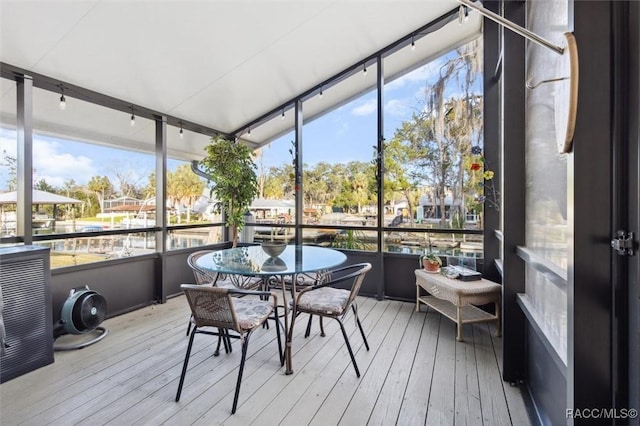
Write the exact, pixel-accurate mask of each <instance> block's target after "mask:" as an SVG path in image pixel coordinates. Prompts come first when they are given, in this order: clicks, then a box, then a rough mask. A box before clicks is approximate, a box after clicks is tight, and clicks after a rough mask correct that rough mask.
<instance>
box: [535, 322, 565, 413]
mask: <svg viewBox="0 0 640 426" xmlns="http://www.w3.org/2000/svg"><path fill="white" fill-rule="evenodd" d="M527 349H528V353H527V369H528V374H529V376H528V377H527V385H528V387H529V392H530V393H531V397H532V398H531V399H532V400H533V401H534V404H535V409H536V411H537V414H538V416H539V419H540V421H541V422H542V424H544V425H561V424H566V423H567V420H566V408H567V395H566V392H565V391H564V390H565V389H566V388H567V381H566V379H565V378H564V376H563V375H562V372H561V371H560V370H558V366H557V365H556V364H555V363H554V362H553V359H552V358H551V356H550V355H549V352H547V349H546V347H545V346H544V344H543V343H542V342H541V341H540V339H539V338H538V335H537V334H536V333H535V331H534V330H533V328H531V327H530V326H527Z"/></svg>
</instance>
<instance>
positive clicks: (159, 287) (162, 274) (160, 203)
mask: <svg viewBox="0 0 640 426" xmlns="http://www.w3.org/2000/svg"><path fill="white" fill-rule="evenodd" d="M154 118H155V124H156V152H155V154H156V226H157V227H159V228H161V229H160V231H158V232H156V233H155V235H156V251H157V252H158V253H159V254H160V258H159V259H158V266H157V268H156V271H157V274H158V275H157V277H156V299H158V300H160V302H161V303H165V302H166V301H167V295H166V291H165V288H166V285H165V279H166V276H167V274H166V271H165V269H166V259H165V253H166V251H167V247H166V245H167V243H166V241H167V209H166V205H167V203H166V200H167V182H166V179H167V117H165V116H155V117H154Z"/></svg>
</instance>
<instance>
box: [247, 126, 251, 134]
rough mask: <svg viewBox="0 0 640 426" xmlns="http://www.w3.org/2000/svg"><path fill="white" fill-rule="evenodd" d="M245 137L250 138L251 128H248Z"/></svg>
mask: <svg viewBox="0 0 640 426" xmlns="http://www.w3.org/2000/svg"><path fill="white" fill-rule="evenodd" d="M247 136H251V126H249V130H247Z"/></svg>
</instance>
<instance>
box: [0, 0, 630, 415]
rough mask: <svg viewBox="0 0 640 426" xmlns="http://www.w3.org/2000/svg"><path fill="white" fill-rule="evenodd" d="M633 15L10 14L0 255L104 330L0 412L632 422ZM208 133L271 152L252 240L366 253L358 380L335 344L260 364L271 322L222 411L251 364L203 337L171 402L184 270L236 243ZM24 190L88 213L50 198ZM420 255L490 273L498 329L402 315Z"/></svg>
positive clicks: (155, 8)
mask: <svg viewBox="0 0 640 426" xmlns="http://www.w3.org/2000/svg"><path fill="white" fill-rule="evenodd" d="M639 9H640V8H639V7H638V5H637V4H636V3H634V2H613V1H612V2H573V1H566V0H543V1H522V2H521V1H517V2H511V1H504V2H497V1H496V2H493V1H485V2H483V3H482V4H481V3H480V2H473V3H471V2H468V1H467V0H460V1H458V0H430V1H422V2H416V1H394V2H391V1H375V2H366V1H365V2H360V1H346V2H325V1H304V2H273V1H245V2H223V1H210V2H178V1H169V2H58V1H54V2H17V1H15V2H14V1H7V2H2V4H1V5H0V17H1V19H2V26H1V31H2V41H1V42H0V43H1V45H0V47H1V49H0V55H1V56H0V66H1V70H0V71H1V76H2V78H0V93H1V98H0V99H1V106H0V108H1V111H0V114H1V115H0V122H1V127H0V132H1V133H0V144H1V145H0V151H1V154H2V158H1V160H0V161H2V164H3V169H2V171H0V191H2V192H3V193H10V192H15V194H16V195H15V197H16V198H15V201H14V202H13V203H6V204H2V205H1V209H2V212H1V213H2V217H1V218H0V220H2V231H1V232H2V235H0V243H1V244H2V246H3V248H2V250H8V251H11V250H14V249H15V248H16V247H22V246H39V247H45V248H48V256H47V261H46V263H48V265H46V266H48V267H50V277H51V279H50V292H51V295H50V297H51V303H50V305H51V306H50V311H49V315H50V316H51V322H52V323H53V326H54V327H55V325H56V324H57V323H58V321H59V320H60V310H61V307H62V305H63V304H64V302H65V300H66V299H67V298H68V297H69V292H70V291H71V290H72V289H76V288H80V287H84V286H89V287H90V288H91V290H94V291H96V292H99V293H100V294H101V295H103V296H104V298H105V299H106V301H107V304H108V313H107V319H106V321H105V327H107V328H109V329H110V330H111V332H110V334H109V335H108V336H107V337H105V339H103V340H101V341H100V342H98V343H96V344H95V345H91V347H90V348H86V349H83V350H82V351H64V352H56V355H55V362H54V363H53V364H50V365H47V366H45V367H42V368H39V369H36V370H34V371H32V372H28V373H26V374H24V375H21V376H19V377H16V378H12V379H11V380H7V381H5V380H3V383H2V385H1V386H0V389H1V392H2V400H0V404H2V412H3V415H2V416H3V417H4V418H3V424H4V422H5V421H6V422H7V424H18V423H20V424H43V423H45V424H77V423H85V422H86V423H88V422H89V421H91V422H95V421H98V422H100V423H103V424H104V423H109V422H111V423H118V424H122V423H127V422H128V423H134V422H137V423H143V424H155V423H163V422H167V423H173V424H183V423H207V424H210V423H217V422H224V423H240V424H248V423H251V422H255V423H264V422H266V423H281V422H282V423H293V422H301V423H303V424H304V423H314V424H337V423H340V422H342V423H349V424H351V423H354V422H355V423H363V424H364V423H372V424H373V423H379V424H393V423H397V424H418V423H420V424H422V423H425V422H426V423H436V424H448V423H457V422H461V421H466V422H468V423H470V424H484V423H486V424H489V423H494V422H498V423H510V424H526V423H532V424H538V423H540V424H560V423H565V422H566V423H577V424H579V423H582V422H596V423H597V421H598V420H601V419H602V417H598V416H596V415H594V412H592V411H588V414H589V416H586V417H584V416H582V417H581V415H583V414H585V413H586V412H585V411H581V410H585V409H586V410H593V409H611V410H615V411H611V413H615V414H618V415H619V417H618V419H617V420H613V421H615V422H617V423H615V424H629V423H631V424H637V422H638V420H637V417H634V416H633V415H632V414H633V412H634V411H633V410H637V409H638V408H639V407H638V405H639V403H638V401H639V394H640V376H639V373H638V366H637V362H636V361H637V359H638V357H639V356H640V354H639V349H638V345H639V341H640V338H639V337H638V333H639V326H638V321H639V309H638V291H639V290H638V256H637V255H634V252H635V251H637V235H638V228H639V224H638V221H639V219H638V210H637V209H638V207H637V206H638V186H637V185H638V115H637V114H635V113H634V111H635V112H636V113H637V111H638V94H639V90H638V75H639V74H640V73H638V44H639V40H638V33H637V27H638V22H639V18H640V11H639ZM492 11H493V12H494V13H496V14H497V15H499V16H501V17H503V19H499V18H498V19H496V18H493V19H489V18H488V17H487V16H488V15H490V14H491V13H492ZM496 21H502V22H496ZM519 27H524V28H526V29H528V30H529V31H530V32H528V31H526V30H525V31H524V34H523V32H522V31H519V30H518V28H519ZM514 29H515V30H516V31H514ZM566 32H569V33H572V34H573V35H574V37H575V41H576V45H577V49H576V50H575V52H574V53H575V55H576V57H577V58H578V60H577V62H576V63H575V64H573V63H572V64H569V65H568V66H567V65H566V63H564V62H563V61H565V60H566V58H567V57H568V54H566V53H565V52H566V51H567V50H568V46H567V45H568V43H570V42H569V41H568V40H569V39H568V38H566V36H565V35H564V33H566ZM532 34H533V35H532ZM538 36H540V37H538ZM536 38H537V39H538V40H535V39H536ZM539 38H541V39H542V42H540V40H539ZM558 50H560V52H558ZM603 58H607V59H606V60H603ZM577 63H579V73H578V69H577V68H578V67H577ZM578 76H579V77H578ZM578 81H579V84H578ZM603 83H605V84H603ZM571 84H575V86H574V88H575V90H577V92H576V93H577V94H578V96H577V103H575V104H574V107H576V106H577V114H575V111H576V110H575V109H574V110H573V113H574V114H575V121H573V120H568V121H569V125H568V126H566V124H567V120H566V119H565V120H564V121H563V120H562V117H563V116H562V114H563V111H564V109H565V108H568V104H566V103H565V101H566V100H567V99H566V97H563V95H562V93H563V91H562V89H563V88H565V87H567V86H571ZM623 92H624V94H623ZM558 115H560V116H561V119H560V122H556V118H557V116H558ZM569 115H571V112H570V113H569ZM605 116H606V117H605ZM565 126H566V127H569V129H566V128H565ZM567 134H571V135H572V136H573V137H567V136H566V135H567ZM215 137H225V138H228V139H231V140H236V141H237V143H240V144H245V145H247V146H249V147H250V148H251V149H253V150H255V153H256V156H255V163H256V165H257V173H258V176H259V181H260V188H259V194H258V197H256V201H255V205H254V206H253V208H252V209H251V213H252V214H253V215H252V216H247V217H248V218H249V217H250V221H249V223H248V225H247V226H246V228H245V230H244V232H243V235H242V240H241V245H245V246H246V245H252V244H256V243H258V242H260V241H263V240H266V239H274V238H276V239H282V240H285V241H287V242H288V243H290V244H304V245H321V246H327V247H332V248H334V249H336V250H339V251H340V252H342V253H344V254H345V255H346V256H347V263H358V262H368V263H371V264H372V266H373V268H372V270H371V272H369V273H368V275H367V277H366V279H365V281H364V284H363V286H362V288H361V291H360V296H359V305H360V310H361V312H362V313H363V325H364V326H365V329H366V330H367V333H369V334H370V340H371V342H373V343H374V344H372V348H371V350H370V351H368V352H367V351H365V350H364V349H363V348H362V347H359V350H358V351H357V354H356V357H357V358H358V357H365V360H364V361H362V362H363V363H364V364H365V365H366V367H365V368H364V369H363V370H364V371H366V373H363V376H362V377H361V378H360V379H357V378H356V377H355V376H354V375H353V374H352V371H351V370H349V369H348V367H349V365H348V357H345V354H346V352H344V351H343V349H344V348H341V347H340V341H339V339H337V340H336V342H335V344H333V343H332V342H333V339H334V337H335V336H336V330H337V329H331V328H329V327H327V337H328V338H322V337H320V336H319V333H316V334H318V335H317V336H316V335H314V331H315V330H312V336H310V338H309V339H308V340H307V339H305V338H304V337H302V335H299V336H296V337H295V338H294V343H293V346H294V356H293V362H294V366H296V365H298V366H299V370H298V371H295V372H294V375H293V376H288V375H285V374H284V370H283V369H278V366H277V365H275V364H274V365H271V363H270V362H271V361H270V353H271V352H273V351H271V347H270V343H269V342H270V341H271V340H272V339H271V336H270V335H269V330H262V331H261V333H262V334H260V335H259V337H256V341H255V342H253V343H252V344H256V345H257V346H258V347H257V348H255V349H254V350H253V352H251V354H250V355H249V358H248V361H247V368H251V369H252V370H251V371H250V372H248V373H247V374H249V375H248V376H245V377H246V378H245V381H246V383H244V384H243V388H242V389H243V390H242V391H241V393H240V406H239V409H238V412H237V413H236V414H235V415H234V416H230V412H229V403H228V401H229V396H228V395H227V394H226V393H227V392H228V393H229V394H230V393H231V391H232V389H233V384H231V381H230V380H231V377H232V376H234V374H235V373H234V371H235V370H236V369H237V362H236V361H237V360H236V359H235V358H233V357H235V356H237V355H238V354H237V352H238V351H233V352H232V353H231V354H230V356H229V357H226V358H225V357H221V358H220V359H208V358H207V357H208V356H209V355H208V352H207V350H208V349H207V347H206V346H205V343H204V342H203V343H202V346H201V347H199V349H198V355H197V356H199V357H200V358H201V360H200V361H201V362H200V363H199V364H198V365H197V367H196V368H198V369H199V371H200V374H201V377H200V379H199V380H198V381H196V380H195V379H194V382H193V383H192V384H191V385H190V384H189V383H188V380H189V376H187V383H186V385H185V392H187V393H185V396H184V397H183V399H182V400H181V401H180V403H175V402H174V401H173V399H172V396H173V395H171V397H166V396H167V395H169V394H170V393H171V392H175V388H176V387H177V378H178V377H179V373H180V371H179V369H180V365H181V361H182V357H183V354H184V350H185V347H186V344H187V340H188V339H185V338H184V331H185V329H186V322H187V321H186V320H187V318H188V314H189V307H188V305H187V303H186V300H185V299H184V297H183V296H182V292H181V289H180V285H181V284H183V283H193V282H194V277H193V273H192V271H191V269H190V268H189V267H188V265H187V258H188V256H189V255H190V254H191V253H193V252H195V251H198V250H203V249H215V250H218V249H225V248H228V247H230V245H231V243H230V241H229V239H230V234H229V231H228V229H227V228H226V227H225V224H224V218H223V217H222V216H220V215H218V214H217V213H216V212H215V200H213V199H212V198H211V197H210V193H209V188H208V182H206V179H204V178H202V177H201V176H199V175H198V174H197V173H195V172H197V168H198V163H197V162H198V161H200V160H202V158H203V157H204V156H205V148H206V146H207V145H208V144H209V143H210V141H211V139H212V138H215ZM558 140H559V141H561V143H560V146H558V142H557V141H558ZM563 144H564V145H563ZM194 162H195V163H194ZM194 169H196V170H194ZM33 191H45V192H50V193H55V194H57V195H59V196H64V197H66V198H67V200H73V201H68V202H66V203H59V204H56V203H53V202H51V203H43V204H37V203H35V201H34V198H33ZM76 201H77V202H76ZM157 206H165V207H164V208H157ZM36 216H37V217H36ZM42 218H47V219H48V220H46V221H44V222H46V223H47V224H48V225H47V226H45V227H42V228H41V227H38V225H37V223H39V222H38V221H37V220H36V219H38V220H40V219H42ZM49 219H50V220H49ZM619 229H620V230H623V234H620V235H619V236H616V235H615V232H616V231H617V230H619ZM634 235H635V237H634ZM616 238H618V239H616ZM612 239H613V240H612ZM616 241H617V242H616ZM611 245H614V246H615V247H614V248H617V249H619V250H618V251H614V250H612V247H611ZM427 251H435V252H436V253H437V254H439V255H440V256H441V257H442V258H443V259H451V258H453V259H455V260H458V261H460V260H464V261H465V262H468V264H472V265H474V267H475V268H476V269H477V270H478V271H480V272H482V275H483V278H485V279H488V280H490V281H493V282H496V283H499V284H501V285H502V293H501V296H502V298H501V300H502V302H501V309H500V311H501V314H502V315H501V323H502V324H501V325H502V336H501V337H497V336H495V335H494V331H495V329H494V327H493V325H491V326H488V325H487V324H482V325H480V324H475V325H466V326H465V327H464V328H463V333H464V341H463V342H457V341H456V339H455V330H454V328H455V325H454V324H453V323H451V322H450V321H449V320H447V319H446V318H445V317H443V316H441V315H440V314H439V313H437V312H434V311H432V310H428V311H427V310H426V309H425V308H422V310H421V311H420V312H415V308H416V275H415V270H416V269H418V268H419V261H418V259H419V256H420V255H421V254H423V253H425V252H427ZM618 253H620V254H618ZM594 257H597V258H603V259H605V260H604V263H603V264H600V263H596V262H594V261H593V258H594ZM0 279H1V277H0ZM3 286H4V283H3ZM2 290H3V294H4V295H5V296H4V299H5V303H4V305H5V306H4V309H5V311H6V310H7V309H9V308H8V304H9V303H10V300H11V299H10V298H9V296H7V294H8V290H7V289H5V287H3V289H2ZM485 309H486V310H489V311H490V312H491V307H485ZM349 326H350V327H351V328H350V330H351V331H353V329H354V328H353V321H351V324H349ZM339 337H340V336H338V338H339ZM357 337H358V336H357V334H355V335H354V339H353V340H354V341H355V340H356V339H357ZM15 338H16V339H18V340H19V339H20V338H21V337H15ZM138 338H139V339H140V340H139V341H137V339H138ZM7 341H8V342H9V344H11V341H9V340H7ZM14 341H16V342H17V340H14ZM258 341H261V342H263V346H264V348H263V347H261V346H260V344H258ZM295 346H298V348H295ZM329 346H332V347H333V346H335V350H334V349H333V348H332V349H331V350H330V351H328V347H329ZM14 348H15V344H14ZM134 348H135V349H134ZM7 349H9V350H12V349H11V346H10V347H9V348H7ZM145 354H147V355H149V356H148V357H147V356H145ZM161 354H162V356H161ZM103 357H104V359H103ZM128 358H131V361H130V362H129V363H128V362H127V359H128ZM147 358H148V361H145V360H146V359H147ZM110 359H111V360H117V361H109V360H110ZM274 359H275V357H274ZM345 360H346V364H345ZM634 360H636V361H634ZM202 361H206V362H202ZM220 361H223V364H222V369H219V370H218V372H217V373H215V372H216V368H217V367H216V366H217V364H218V363H219V362H220ZM359 362H360V361H359ZM252 363H253V365H252ZM73 365H78V366H79V369H80V372H78V371H74V367H73ZM100 365H105V366H107V367H105V368H101V367H99V366H100ZM423 366H424V369H423V368H422V367H423ZM294 368H297V367H294ZM425 371H428V373H425ZM334 373H335V375H333V376H332V374H334ZM193 374H194V375H197V374H198V373H195V372H194V373H193ZM218 375H219V377H218ZM138 376H140V379H139V380H138ZM327 376H330V377H329V378H327ZM234 377H235V376H234ZM396 377H398V380H399V382H398V383H399V384H397V386H394V385H393V383H394V379H395V378H396ZM470 377H471V378H470ZM247 378H248V380H247ZM358 380H359V381H358ZM287 381H289V382H287ZM56 383H59V384H60V389H61V391H60V392H57V389H56V388H57V385H56ZM36 384H38V386H41V387H42V389H40V390H38V391H37V392H33V394H31V395H29V393H30V391H29V389H30V388H32V387H34V386H36ZM190 386H191V388H190ZM91 389H94V390H93V391H92V390H91ZM420 392H424V393H425V395H424V397H418V396H417V395H418V393H420ZM165 394H166V395H165ZM293 395H295V397H294V396H293ZM301 395H302V396H301ZM305 395H306V396H305ZM209 398H210V400H209ZM7 401H9V402H7ZM38 406H39V407H41V408H34V407H38ZM70 406H71V407H70ZM82 406H86V408H82ZM607 413H608V412H605V414H607ZM636 413H637V411H636ZM600 414H601V413H600ZM5 416H6V417H5ZM620 416H626V417H620ZM634 421H635V422H636V423H633V422H634Z"/></svg>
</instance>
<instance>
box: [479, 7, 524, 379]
mask: <svg viewBox="0 0 640 426" xmlns="http://www.w3.org/2000/svg"><path fill="white" fill-rule="evenodd" d="M502 4H503V6H504V16H505V18H507V19H509V20H511V21H513V22H515V23H516V24H520V25H523V24H524V21H525V4H524V3H523V2H519V1H517V2H513V1H504V2H503V3H502ZM502 37H503V41H504V44H503V52H504V56H503V57H504V61H503V63H502V64H503V78H502V93H503V94H508V96H506V95H504V96H502V100H503V111H504V116H503V123H504V128H503V138H502V149H503V156H504V157H503V158H504V161H503V176H507V177H508V179H504V184H503V185H504V186H503V197H502V200H503V213H502V214H503V218H504V219H503V220H504V222H503V235H504V236H503V241H502V243H503V253H504V270H503V281H502V282H503V288H502V306H503V316H502V330H503V331H502V333H503V336H504V337H503V342H504V343H503V345H504V349H503V358H504V360H503V363H504V370H503V373H502V374H503V378H504V380H506V381H508V382H518V381H519V380H521V379H523V378H524V377H525V317H524V314H523V313H522V310H520V307H519V306H518V303H517V295H518V293H524V292H525V265H524V262H523V261H522V259H520V258H519V257H518V254H517V247H518V246H524V245H525V243H526V241H525V214H526V210H525V195H526V176H525V114H524V109H525V39H524V38H522V37H521V36H520V35H518V34H515V33H513V32H511V31H509V30H504V29H502ZM494 179H495V178H494ZM485 226H486V225H485Z"/></svg>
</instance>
